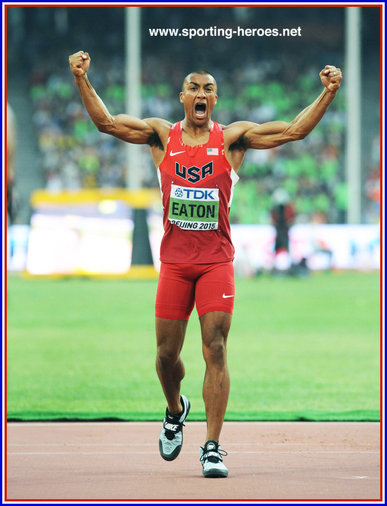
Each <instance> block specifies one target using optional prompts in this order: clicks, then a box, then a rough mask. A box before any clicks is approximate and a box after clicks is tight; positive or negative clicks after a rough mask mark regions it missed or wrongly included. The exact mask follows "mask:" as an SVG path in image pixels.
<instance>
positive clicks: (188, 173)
mask: <svg viewBox="0 0 387 506" xmlns="http://www.w3.org/2000/svg"><path fill="white" fill-rule="evenodd" d="M213 171H214V169H213V162H209V163H206V164H205V165H203V167H196V166H195V165H193V166H192V167H188V168H187V167H185V166H184V165H180V163H178V162H176V163H175V173H176V175H177V176H180V177H182V178H183V179H186V180H187V181H189V182H190V183H198V182H199V181H201V180H202V179H205V178H206V177H207V176H211V174H212V173H213Z"/></svg>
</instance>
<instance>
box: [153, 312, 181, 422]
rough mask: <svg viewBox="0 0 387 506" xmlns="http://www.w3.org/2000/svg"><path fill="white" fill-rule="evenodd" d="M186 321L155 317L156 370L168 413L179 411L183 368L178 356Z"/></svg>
mask: <svg viewBox="0 0 387 506" xmlns="http://www.w3.org/2000/svg"><path fill="white" fill-rule="evenodd" d="M186 328H187V322H186V321H185V320H169V319H166V318H156V338H157V356H156V370H157V374H158V377H159V380H160V383H161V386H162V388H163V391H164V395H165V398H166V400H167V403H168V410H169V412H170V413H180V412H181V411H182V409H183V406H182V405H181V403H180V383H181V380H182V379H183V378H184V374H185V370H184V365H183V362H182V360H181V358H180V351H181V348H182V346H183V342H184V337H185V331H186Z"/></svg>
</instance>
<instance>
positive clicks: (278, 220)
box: [271, 188, 295, 271]
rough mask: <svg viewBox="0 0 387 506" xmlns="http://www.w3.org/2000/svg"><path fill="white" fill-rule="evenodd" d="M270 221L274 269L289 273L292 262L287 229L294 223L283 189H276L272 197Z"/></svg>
mask: <svg viewBox="0 0 387 506" xmlns="http://www.w3.org/2000/svg"><path fill="white" fill-rule="evenodd" d="M272 201H273V208H272V210H271V219H272V222H273V226H274V228H275V243H274V269H275V270H278V271H289V269H290V267H291V265H292V261H291V257H290V251H289V229H290V227H291V225H292V224H293V222H294V218H295V211H294V206H293V205H292V204H291V202H290V197H289V194H288V192H287V191H286V190H284V189H283V188H277V189H276V190H275V191H274V193H273V195H272Z"/></svg>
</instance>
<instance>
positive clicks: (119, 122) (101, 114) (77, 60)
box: [69, 51, 168, 144]
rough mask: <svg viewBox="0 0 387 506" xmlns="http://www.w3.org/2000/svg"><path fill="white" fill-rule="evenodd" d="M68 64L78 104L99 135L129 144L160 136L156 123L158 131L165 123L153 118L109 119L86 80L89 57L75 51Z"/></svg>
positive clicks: (118, 117) (86, 54)
mask: <svg viewBox="0 0 387 506" xmlns="http://www.w3.org/2000/svg"><path fill="white" fill-rule="evenodd" d="M69 64H70V69H71V72H72V73H73V75H74V79H75V82H76V84H77V86H78V88H79V91H80V94H81V98H82V102H83V104H84V106H85V108H86V110H87V112H88V113H89V116H90V118H91V119H92V121H93V123H94V124H95V126H96V127H97V128H98V130H99V131H100V132H104V133H107V134H110V135H114V136H115V137H117V138H119V139H121V140H123V141H126V142H130V143H133V144H148V143H149V142H150V139H152V138H153V137H154V135H155V133H156V134H159V133H160V132H159V131H158V130H159V128H158V126H159V125H158V123H160V127H161V128H162V127H164V124H163V123H167V122H164V121H163V120H158V119H156V118H153V119H150V120H142V119H139V118H136V117H134V116H130V115H129V114H117V115H116V116H112V115H111V114H110V112H109V111H108V109H107V107H106V106H105V104H104V103H103V101H102V100H101V98H100V97H99V96H98V95H97V93H96V91H95V90H94V88H93V87H92V85H91V84H90V81H89V79H88V77H87V71H88V70H89V67H90V56H89V54H88V53H85V52H84V51H78V53H75V54H73V55H71V56H70V57H69ZM165 126H166V127H167V126H168V125H165ZM155 127H156V128H155Z"/></svg>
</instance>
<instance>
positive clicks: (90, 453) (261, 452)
mask: <svg viewBox="0 0 387 506" xmlns="http://www.w3.org/2000/svg"><path fill="white" fill-rule="evenodd" d="M158 453H159V452H158V451H133V450H131V451H110V452H106V451H97V452H93V451H67V452H50V451H35V452H32V451H31V452H23V451H11V452H7V455H121V454H125V455H142V454H150V455H153V454H157V455H158ZM197 453H198V452H196V451H195V452H193V451H188V452H187V451H186V452H185V454H187V455H196V454H197ZM268 454H269V455H308V454H312V455H337V454H339V455H341V454H350V455H365V454H370V455H379V452H378V451H311V450H308V451H304V450H300V451H289V452H286V451H281V452H272V451H270V450H267V451H241V452H229V455H268Z"/></svg>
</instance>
